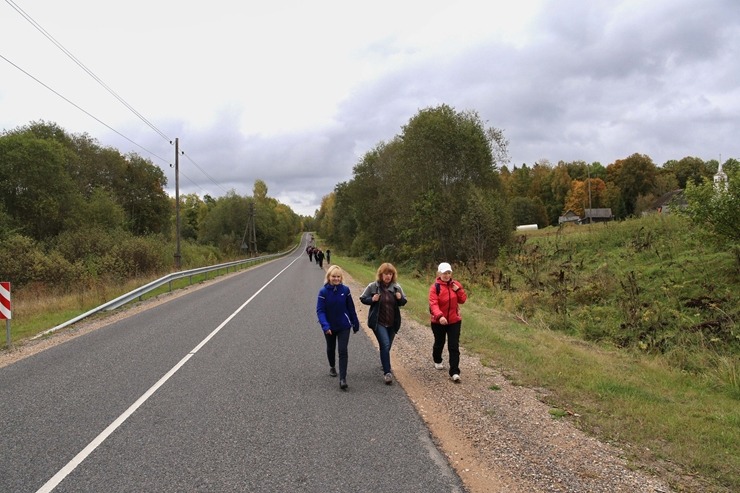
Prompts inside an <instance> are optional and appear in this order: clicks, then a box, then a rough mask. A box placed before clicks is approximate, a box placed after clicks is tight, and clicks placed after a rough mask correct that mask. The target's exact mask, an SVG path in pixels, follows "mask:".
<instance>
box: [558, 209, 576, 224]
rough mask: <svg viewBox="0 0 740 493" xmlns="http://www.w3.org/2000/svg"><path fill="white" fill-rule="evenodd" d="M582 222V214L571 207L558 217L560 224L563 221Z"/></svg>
mask: <svg viewBox="0 0 740 493" xmlns="http://www.w3.org/2000/svg"><path fill="white" fill-rule="evenodd" d="M580 222H581V216H579V215H578V214H576V213H575V212H573V211H572V210H571V209H568V210H567V211H566V212H565V214H563V215H562V216H560V217H558V224H563V223H576V224H579V223H580Z"/></svg>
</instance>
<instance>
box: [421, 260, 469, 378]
mask: <svg viewBox="0 0 740 493" xmlns="http://www.w3.org/2000/svg"><path fill="white" fill-rule="evenodd" d="M467 299H468V295H467V294H466V293H465V290H464V289H463V287H462V284H460V282H459V281H453V280H452V266H451V265H450V264H448V263H447V262H442V263H441V264H439V267H438V268H437V280H436V281H435V282H434V283H433V284H432V285H431V286H430V287H429V311H430V312H431V315H432V332H433V333H434V346H432V359H433V360H434V367H435V368H436V369H438V370H442V369H444V365H443V364H442V350H443V349H444V347H445V339H446V340H447V351H448V352H449V356H450V378H451V379H452V381H453V382H455V383H459V382H460V327H461V325H462V317H460V307H459V305H462V304H463V303H465V301H466V300H467Z"/></svg>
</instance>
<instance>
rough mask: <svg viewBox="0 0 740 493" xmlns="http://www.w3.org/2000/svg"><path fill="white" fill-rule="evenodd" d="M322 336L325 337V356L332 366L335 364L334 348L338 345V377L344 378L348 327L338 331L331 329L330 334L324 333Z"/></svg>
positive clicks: (347, 353)
mask: <svg viewBox="0 0 740 493" xmlns="http://www.w3.org/2000/svg"><path fill="white" fill-rule="evenodd" d="M324 337H325V338H326V356H327V358H329V366H330V367H332V368H336V366H337V365H336V361H337V360H336V349H337V346H339V378H341V379H346V378H347V359H348V356H349V351H348V350H347V347H348V346H349V329H347V330H340V331H339V332H334V331H333V330H332V334H331V335H329V334H327V333H324Z"/></svg>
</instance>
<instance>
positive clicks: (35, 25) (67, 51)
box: [5, 0, 172, 143]
mask: <svg viewBox="0 0 740 493" xmlns="http://www.w3.org/2000/svg"><path fill="white" fill-rule="evenodd" d="M5 1H6V3H7V4H8V5H10V6H11V7H13V8H14V9H15V10H16V12H18V13H19V14H20V15H22V16H23V18H24V19H26V20H27V21H28V22H29V23H30V24H31V25H32V26H33V27H35V28H36V29H37V30H38V31H39V32H40V33H41V34H43V35H44V36H45V37H46V38H47V39H48V40H49V41H51V42H52V43H54V45H55V46H56V47H57V48H59V49H60V50H61V51H62V52H63V53H64V54H65V55H67V56H68V57H69V58H70V59H71V60H72V61H73V62H75V63H76V64H77V65H78V66H79V67H80V68H81V69H82V70H84V71H85V72H87V74H88V75H89V76H90V77H92V78H93V79H94V80H95V81H96V82H97V83H98V84H100V85H101V86H103V87H104V88H105V90H107V91H108V92H109V93H110V94H111V95H113V96H114V97H115V98H116V99H117V100H118V101H120V102H121V104H123V105H124V106H125V107H126V108H128V109H129V111H131V112H132V113H133V114H134V115H136V116H137V117H138V118H139V119H140V120H141V121H143V122H144V123H146V124H147V125H148V126H149V127H150V128H151V129H152V130H154V131H155V132H157V133H158V134H159V135H160V136H161V137H162V138H163V139H165V140H166V141H168V142H170V143H172V139H170V138H169V137H167V135H165V134H164V132H162V131H161V130H159V129H158V128H157V127H156V126H155V125H154V124H153V123H152V122H150V121H149V120H147V119H146V118H144V116H143V115H142V114H141V113H139V112H138V111H136V109H135V108H134V107H133V106H131V105H130V104H129V103H128V102H126V100H124V99H123V98H122V97H121V96H119V95H118V94H117V93H116V92H115V91H114V90H113V89H111V88H110V87H109V86H108V85H107V84H106V83H105V82H103V80H102V79H100V77H98V76H97V75H95V74H94V73H93V71H92V70H90V69H89V68H87V66H85V64H84V63H82V62H81V61H80V60H78V59H77V57H75V56H74V55H73V54H72V53H71V52H70V51H69V50H68V49H67V48H65V47H64V46H63V45H62V44H61V43H60V42H59V41H57V40H56V39H55V38H54V36H52V35H51V34H49V32H48V31H46V29H44V28H43V27H41V25H40V24H39V23H38V22H36V21H35V20H34V19H33V18H32V17H31V16H30V15H28V14H27V13H26V12H25V11H24V10H23V9H22V8H20V7H19V6H17V5H16V4H15V2H13V1H12V0H5Z"/></svg>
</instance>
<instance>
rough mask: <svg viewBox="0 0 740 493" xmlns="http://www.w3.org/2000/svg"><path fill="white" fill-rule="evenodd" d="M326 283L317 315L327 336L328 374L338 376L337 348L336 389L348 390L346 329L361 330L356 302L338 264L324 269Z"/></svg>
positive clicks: (317, 308)
mask: <svg viewBox="0 0 740 493" xmlns="http://www.w3.org/2000/svg"><path fill="white" fill-rule="evenodd" d="M325 280H326V283H325V284H324V286H323V287H322V288H321V289H320V290H319V297H318V300H317V301H316V314H317V315H318V317H319V323H320V324H321V330H323V331H324V337H325V338H326V356H327V357H328V358H329V375H331V376H332V377H336V376H337V370H336V364H335V363H336V350H337V347H339V388H340V389H342V390H347V360H348V350H347V347H348V345H349V329H352V330H353V331H354V332H355V333H356V332H357V331H358V330H360V320H359V319H358V318H357V312H356V311H355V303H354V302H353V301H352V295H351V294H350V291H349V287H347V286H345V285H344V284H343V281H344V273H343V272H342V269H341V268H340V267H339V266H338V265H332V266H331V267H329V268H328V269H327V271H326V278H325Z"/></svg>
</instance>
